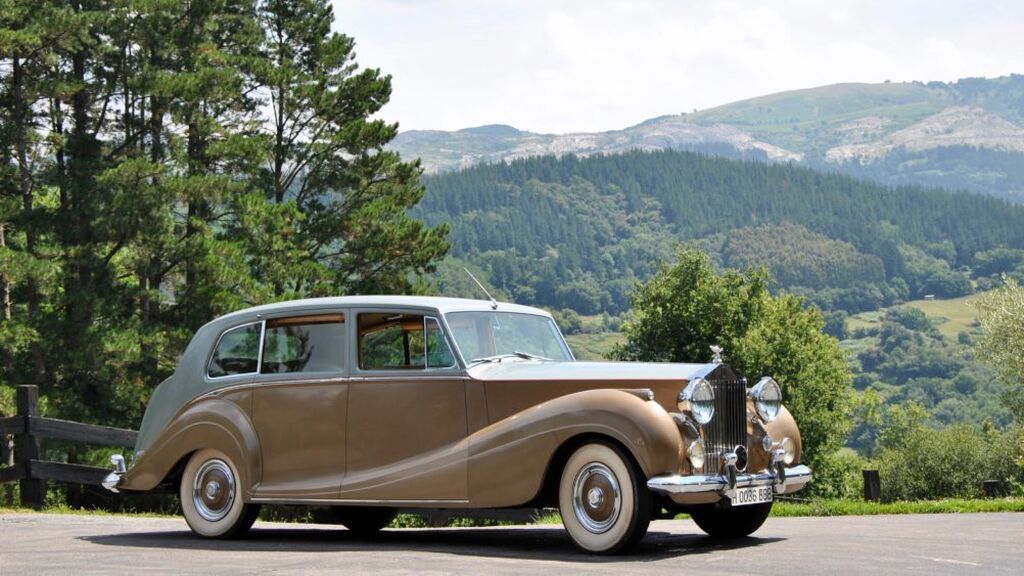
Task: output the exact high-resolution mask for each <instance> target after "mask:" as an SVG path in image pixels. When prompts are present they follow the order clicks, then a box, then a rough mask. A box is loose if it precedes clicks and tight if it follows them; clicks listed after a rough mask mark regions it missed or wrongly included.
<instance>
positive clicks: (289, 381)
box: [104, 296, 811, 553]
mask: <svg viewBox="0 0 1024 576" xmlns="http://www.w3.org/2000/svg"><path fill="white" fill-rule="evenodd" d="M781 401H782V393H781V390H780V389H779V385H778V384H777V383H776V382H775V381H774V380H772V379H771V378H770V377H767V376H766V377H762V378H760V379H759V380H758V381H757V382H755V383H754V384H753V385H752V386H750V385H748V381H747V380H746V379H745V378H744V377H743V376H742V375H741V374H739V373H738V372H737V371H736V370H734V369H732V368H730V367H729V366H728V365H726V364H723V363H721V362H720V361H718V360H717V359H716V360H714V361H712V362H709V363H706V364H644V363H618V362H580V361H576V360H575V359H574V357H573V355H572V352H571V351H570V349H569V347H568V346H567V345H566V342H565V340H564V339H563V337H562V335H561V333H560V332H559V330H558V327H557V326H556V325H555V322H554V321H553V320H552V317H551V315H550V314H548V313H547V312H544V311H543V310H539V309H536V308H531V307H527V306H519V305H515V304H499V303H496V302H488V301H480V300H461V299H450V298H430V297H385V296H378V297H372V296H366V297H363V296H359V297H339V298H320V299H309V300H298V301H291V302H282V303H279V304H272V305H268V306H258V307H255V308H250V309H247V310H242V311H239V312H235V313H232V314H228V315H226V316H223V317H220V318H217V319H216V320H213V321H212V322H210V323H209V324H207V325H205V326H203V327H202V328H200V329H199V331H198V332H197V333H196V334H195V336H194V337H193V339H192V341H191V342H190V344H189V345H188V347H187V349H186V350H185V352H184V354H183V355H182V357H181V359H180V361H179V363H178V365H177V368H176V370H175V372H174V374H173V375H172V376H171V377H170V378H168V379H167V380H165V381H164V382H163V383H161V384H160V386H159V387H158V388H157V389H156V390H155V392H154V393H153V396H152V399H151V400H150V403H149V406H148V408H147V410H146V414H145V417H144V419H143V422H142V427H141V430H140V433H139V436H138V443H137V445H136V447H135V453H134V454H133V455H131V457H130V461H131V462H130V463H131V465H130V466H126V465H125V460H124V459H123V458H122V457H120V456H114V457H113V458H112V462H113V464H114V471H113V472H111V473H110V475H109V476H108V477H107V479H106V481H105V483H104V485H105V486H106V487H107V488H108V489H111V490H114V491H122V490H128V491H143V490H152V489H155V488H158V487H164V488H173V489H175V490H177V491H178V493H179V494H180V497H181V508H182V511H183V514H184V516H185V520H186V521H187V522H188V525H189V526H190V527H191V529H192V530H193V531H194V532H195V533H197V534H199V535H201V536H205V537H212V538H225V537H232V536H238V535H240V534H242V533H244V532H245V531H246V530H248V529H249V527H250V526H252V523H253V521H254V520H255V519H256V516H257V514H258V511H259V508H260V505H261V504H270V503H273V504H288V505H307V506H318V507H330V510H331V511H332V512H333V513H334V515H335V518H336V519H337V520H338V522H340V523H342V524H344V525H345V526H346V527H348V528H349V529H352V530H356V531H363V532H371V531H375V530H379V529H381V528H383V527H385V526H386V525H387V524H388V523H389V522H390V521H391V520H392V518H393V517H394V514H395V511H396V510H397V509H399V508H405V509H410V508H423V509H496V508H523V507H529V508H538V507H557V508H558V509H559V510H560V512H561V516H562V521H563V523H564V525H565V528H566V530H567V531H568V534H569V536H570V538H571V540H572V542H573V543H575V545H576V546H577V547H579V548H580V549H582V550H584V551H586V552H592V553H613V552H617V551H621V550H624V549H627V548H628V547H630V546H631V545H633V544H636V543H637V542H638V541H639V540H640V539H641V538H643V536H644V534H645V533H646V531H647V527H648V524H649V522H650V521H651V519H652V518H654V517H656V516H658V515H659V514H665V513H677V512H683V511H685V512H688V513H690V514H691V515H692V517H693V519H694V520H695V521H696V523H697V524H698V526H700V527H701V529H703V530H704V531H706V532H707V533H708V534H710V535H712V536H717V537H739V536H746V535H748V534H750V533H751V532H753V531H754V530H757V529H758V527H760V526H761V524H762V523H763V522H764V520H765V518H766V517H767V515H768V513H769V510H770V509H771V506H772V501H773V499H774V498H775V496H776V495H778V494H784V493H790V492H794V491H796V490H799V489H800V488H802V487H803V486H804V485H805V484H806V483H807V482H808V481H809V480H810V478H811V471H810V470H809V469H808V468H807V467H806V466H802V465H800V464H799V462H800V456H801V443H800V433H799V431H798V429H797V426H796V424H795V422H794V421H793V418H792V417H791V416H790V414H789V412H788V411H787V410H786V408H785V407H783V406H782V402H781Z"/></svg>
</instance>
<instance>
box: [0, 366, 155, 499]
mask: <svg viewBox="0 0 1024 576" xmlns="http://www.w3.org/2000/svg"><path fill="white" fill-rule="evenodd" d="M17 409H18V411H17V414H16V415H14V416H9V417H7V418H0V448H3V451H7V450H9V446H10V443H9V441H8V440H7V437H8V436H9V435H13V436H14V453H13V457H12V455H10V454H7V455H6V458H0V465H6V466H4V467H0V484H2V483H5V482H15V481H17V482H19V488H20V493H21V505H22V506H24V507H27V508H40V507H42V506H43V503H44V502H45V500H46V482H47V481H48V480H54V481H57V482H68V483H72V484H85V485H90V486H99V485H100V482H102V481H103V478H104V477H105V476H106V475H107V474H109V473H110V470H111V469H110V468H100V467H97V466H86V465H83V464H68V463H67V462H51V461H49V460H43V459H42V454H43V449H42V439H44V438H48V439H51V440H65V441H69V442H77V443H81V444H92V445H98V446H119V447H123V448H134V447H135V438H136V436H138V432H136V431H135V430H125V429H122V428H111V427H109V426H94V425H92V424H81V423H79V422H71V421H69V420H58V419H56V418H43V417H41V416H39V388H38V387H36V386H18V387H17Z"/></svg>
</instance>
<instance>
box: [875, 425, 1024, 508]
mask: <svg viewBox="0 0 1024 576" xmlns="http://www.w3.org/2000/svg"><path fill="white" fill-rule="evenodd" d="M1022 462H1024V431H1022V429H1021V427H1019V426H1018V427H1016V428H1013V429H1010V430H1008V431H1006V432H1004V433H1002V434H999V433H992V434H986V433H983V432H981V431H980V430H978V429H976V428H973V427H971V426H968V425H956V426H950V427H949V428H945V429H942V430H932V429H928V428H917V429H914V430H911V431H910V432H909V433H908V435H907V437H906V440H905V442H903V443H902V444H901V445H900V446H897V447H894V448H890V449H886V450H884V451H883V452H882V454H881V456H880V457H879V459H878V469H879V474H880V476H881V479H882V498H883V499H884V500H885V501H887V502H891V501H894V500H931V499H936V498H977V497H980V496H982V495H983V489H982V482H983V481H984V480H1000V481H1002V482H1003V483H1004V486H1008V487H1011V488H1013V487H1016V488H1015V489H1018V490H1019V486H1020V484H1021V483H1022V481H1024V468H1022Z"/></svg>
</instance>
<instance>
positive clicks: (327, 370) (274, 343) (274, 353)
mask: <svg viewBox="0 0 1024 576" xmlns="http://www.w3.org/2000/svg"><path fill="white" fill-rule="evenodd" d="M346 318H347V314H346V311H344V310H332V311H330V312H316V313H309V314H291V315H288V316H282V317H277V318H268V319H267V320H265V321H264V334H263V344H262V347H261V349H262V352H261V355H260V373H259V374H258V375H257V376H256V380H255V386H254V393H253V420H254V424H255V427H256V432H257V434H258V436H259V440H260V452H261V460H262V477H261V479H260V483H259V485H258V486H257V487H256V490H255V495H256V497H257V498H259V499H270V500H272V501H289V500H292V501H304V500H316V499H332V498H335V497H336V496H337V490H338V485H339V484H340V482H341V479H342V477H343V476H344V474H345V427H346V426H345V422H346V412H347V409H348V393H349V384H348V358H347V354H348V346H346V340H347V339H348V335H349V331H348V329H347V324H346Z"/></svg>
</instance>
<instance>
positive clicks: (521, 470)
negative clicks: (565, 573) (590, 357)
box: [468, 390, 683, 507]
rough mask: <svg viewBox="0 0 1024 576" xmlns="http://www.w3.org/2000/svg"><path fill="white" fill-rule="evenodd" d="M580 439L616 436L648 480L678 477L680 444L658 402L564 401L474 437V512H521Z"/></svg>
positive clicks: (631, 398)
mask: <svg viewBox="0 0 1024 576" xmlns="http://www.w3.org/2000/svg"><path fill="white" fill-rule="evenodd" d="M582 434H593V435H600V436H604V437H607V438H611V439H613V440H615V441H617V442H618V443H620V444H621V445H622V446H624V447H625V448H626V449H627V450H629V452H630V454H632V456H633V457H634V458H635V459H636V461H637V463H638V464H639V465H640V468H641V470H642V471H643V474H644V475H645V476H646V477H647V478H650V477H651V476H655V475H658V474H667V473H675V472H676V471H677V470H678V468H679V463H680V461H681V459H682V456H683V441H682V437H681V436H680V433H679V429H678V428H677V426H676V424H675V422H674V421H673V420H672V417H671V416H669V414H668V413H667V412H666V411H665V409H664V408H662V407H661V406H660V405H659V404H658V403H657V402H653V401H647V400H643V399H641V398H639V397H637V396H636V395H634V394H631V393H629V392H624V391H622V390H587V391H583V392H577V393H574V394H569V395H566V396H561V397H559V398H555V399H553V400H549V401H547V402H544V403H542V404H538V405H536V406H534V407H532V408H529V409H527V410H524V411H522V412H519V413H517V414H514V415H512V416H510V417H508V418H505V419H503V420H501V421H499V422H495V423H494V424H491V425H490V426H488V427H486V428H483V429H481V430H479V431H478V432H476V433H474V434H473V435H472V436H470V439H469V470H468V474H469V495H470V501H471V503H472V504H473V505H474V506H480V507H501V506H516V505H520V504H525V503H526V502H529V501H530V500H532V499H533V498H534V497H536V496H537V494H538V493H539V492H540V489H541V487H542V485H543V482H544V477H545V474H546V472H547V468H548V465H549V463H550V462H551V459H552V457H553V456H554V454H555V451H556V450H558V448H559V446H561V445H562V444H563V443H564V442H566V441H568V440H570V439H572V438H573V437H576V436H579V435H582Z"/></svg>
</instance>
